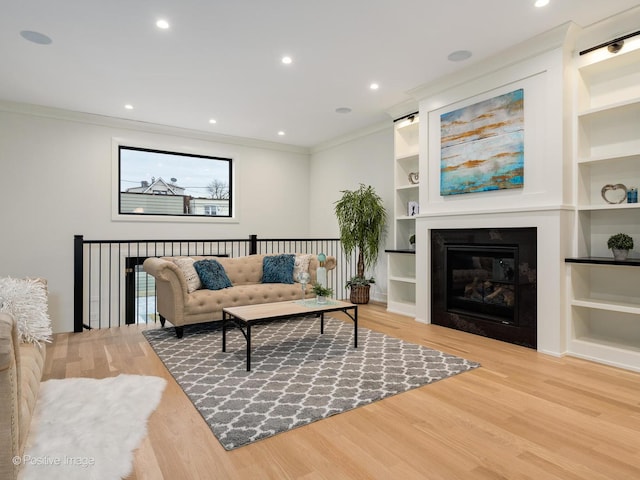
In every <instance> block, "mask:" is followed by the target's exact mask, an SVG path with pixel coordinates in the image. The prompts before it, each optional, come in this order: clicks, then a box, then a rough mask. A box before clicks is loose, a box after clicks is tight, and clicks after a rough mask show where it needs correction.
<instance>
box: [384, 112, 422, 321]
mask: <svg viewBox="0 0 640 480" xmlns="http://www.w3.org/2000/svg"><path fill="white" fill-rule="evenodd" d="M418 126H419V118H418V114H417V113H413V114H410V115H406V116H404V117H402V118H399V119H397V120H396V121H395V122H394V160H393V165H394V202H393V203H394V205H393V218H392V225H391V229H392V234H393V244H394V248H393V249H389V250H386V252H387V255H388V264H387V266H388V271H387V309H388V310H389V311H391V312H395V313H401V314H404V315H409V316H415V313H416V264H415V263H416V262H415V250H414V249H413V248H412V246H411V244H410V243H409V238H410V237H411V235H414V234H415V233H416V223H415V215H417V214H418V212H419V210H418V208H419V207H418V199H419V191H420V184H419V183H418V182H419V162H418V148H419V141H418V138H419V137H418ZM410 204H411V205H414V206H416V208H415V209H410Z"/></svg>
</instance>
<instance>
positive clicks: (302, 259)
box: [293, 253, 313, 283]
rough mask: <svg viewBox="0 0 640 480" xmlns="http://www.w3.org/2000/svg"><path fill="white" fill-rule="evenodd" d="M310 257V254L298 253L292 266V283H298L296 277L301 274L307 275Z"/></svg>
mask: <svg viewBox="0 0 640 480" xmlns="http://www.w3.org/2000/svg"><path fill="white" fill-rule="evenodd" d="M312 256H313V255H311V254H310V253H299V254H297V255H296V256H295V259H294V260H295V263H294V265H293V281H294V282H298V283H300V282H299V280H298V275H299V274H300V273H301V272H307V273H309V263H311V257H312Z"/></svg>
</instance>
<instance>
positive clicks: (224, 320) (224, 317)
mask: <svg viewBox="0 0 640 480" xmlns="http://www.w3.org/2000/svg"><path fill="white" fill-rule="evenodd" d="M222 351H223V352H226V351H227V312H222Z"/></svg>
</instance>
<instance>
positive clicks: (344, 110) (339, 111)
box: [336, 107, 351, 113]
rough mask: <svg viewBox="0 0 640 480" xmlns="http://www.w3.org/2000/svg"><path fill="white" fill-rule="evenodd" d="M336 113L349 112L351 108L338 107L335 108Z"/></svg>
mask: <svg viewBox="0 0 640 480" xmlns="http://www.w3.org/2000/svg"><path fill="white" fill-rule="evenodd" d="M336 113H351V109H350V108H349V107H338V108H336Z"/></svg>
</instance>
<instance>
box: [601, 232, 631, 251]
mask: <svg viewBox="0 0 640 480" xmlns="http://www.w3.org/2000/svg"><path fill="white" fill-rule="evenodd" d="M607 247H608V248H610V249H611V250H632V249H633V238H631V237H630V236H629V235H627V234H626V233H616V234H615V235H611V236H610V237H609V240H607Z"/></svg>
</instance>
